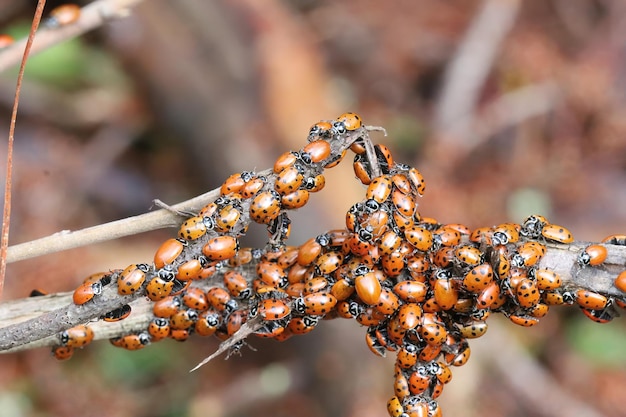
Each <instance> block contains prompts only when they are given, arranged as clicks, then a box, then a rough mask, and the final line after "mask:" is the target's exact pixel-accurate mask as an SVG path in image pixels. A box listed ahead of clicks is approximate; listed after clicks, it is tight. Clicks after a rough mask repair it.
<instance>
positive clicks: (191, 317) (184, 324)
mask: <svg viewBox="0 0 626 417" xmlns="http://www.w3.org/2000/svg"><path fill="white" fill-rule="evenodd" d="M196 321H198V312H197V311H196V310H179V311H178V312H177V313H176V314H174V315H173V316H172V317H170V328H171V329H172V330H184V329H188V328H190V327H191V326H193V325H194V324H195V322H196Z"/></svg>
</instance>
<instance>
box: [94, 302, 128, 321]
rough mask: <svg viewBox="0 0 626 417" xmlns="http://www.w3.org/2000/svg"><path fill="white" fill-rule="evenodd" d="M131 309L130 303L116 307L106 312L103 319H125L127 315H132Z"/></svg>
mask: <svg viewBox="0 0 626 417" xmlns="http://www.w3.org/2000/svg"><path fill="white" fill-rule="evenodd" d="M131 311H132V308H131V307H130V306H129V305H128V304H124V305H123V306H121V307H120V308H116V309H115V310H111V311H109V312H108V313H106V314H104V315H103V316H102V317H101V319H102V320H104V321H108V322H114V321H120V320H124V319H125V318H126V317H128V316H130V313H131Z"/></svg>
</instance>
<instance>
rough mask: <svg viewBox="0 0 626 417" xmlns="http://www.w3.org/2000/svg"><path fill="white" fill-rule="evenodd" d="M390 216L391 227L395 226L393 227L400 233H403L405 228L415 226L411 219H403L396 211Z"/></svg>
mask: <svg viewBox="0 0 626 417" xmlns="http://www.w3.org/2000/svg"><path fill="white" fill-rule="evenodd" d="M391 215H392V217H393V222H392V225H395V227H396V228H397V229H398V230H399V231H401V232H402V233H404V232H405V231H406V229H407V228H409V227H411V226H413V225H414V224H415V222H414V221H413V217H410V218H409V217H404V216H403V215H402V214H400V212H398V211H394V212H393V213H392V214H391ZM418 217H419V216H418Z"/></svg>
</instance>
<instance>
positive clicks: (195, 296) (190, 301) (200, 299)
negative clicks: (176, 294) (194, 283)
mask: <svg viewBox="0 0 626 417" xmlns="http://www.w3.org/2000/svg"><path fill="white" fill-rule="evenodd" d="M183 304H184V305H186V306H187V308H191V309H194V310H198V311H204V310H206V309H208V308H209V301H208V299H207V297H206V294H205V293H204V291H202V290H201V289H200V288H197V287H194V288H189V289H188V290H187V291H186V292H185V294H184V295H183Z"/></svg>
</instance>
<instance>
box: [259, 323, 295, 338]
mask: <svg viewBox="0 0 626 417" xmlns="http://www.w3.org/2000/svg"><path fill="white" fill-rule="evenodd" d="M289 324H291V323H289ZM285 326H286V323H285V321H284V320H276V321H268V322H265V323H263V326H262V327H261V328H260V329H258V330H257V331H256V332H254V334H255V335H256V336H258V337H265V338H272V339H275V340H279V341H284V340H287V339H289V338H290V337H291V336H293V333H292V332H291V331H289V330H288V329H287V328H286V327H285Z"/></svg>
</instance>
